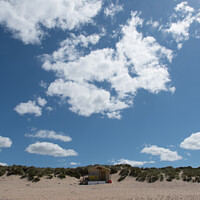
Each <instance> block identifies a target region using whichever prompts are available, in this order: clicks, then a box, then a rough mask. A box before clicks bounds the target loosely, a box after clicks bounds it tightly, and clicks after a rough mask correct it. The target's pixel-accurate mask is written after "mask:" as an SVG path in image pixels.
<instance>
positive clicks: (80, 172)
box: [0, 165, 200, 183]
mask: <svg viewBox="0 0 200 200" xmlns="http://www.w3.org/2000/svg"><path fill="white" fill-rule="evenodd" d="M90 167H93V166H92V165H89V166H85V167H77V168H50V167H47V168H38V167H33V166H31V167H26V166H21V165H13V166H0V176H3V175H6V176H11V175H18V176H20V178H21V179H23V178H26V179H27V180H28V181H32V182H38V181H40V179H41V178H42V177H45V178H46V179H52V178H53V177H57V178H60V179H64V178H66V176H70V177H75V178H77V179H79V178H80V177H82V176H86V175H88V169H89V168H90ZM104 167H107V168H110V169H111V172H110V173H111V174H115V173H119V175H120V177H119V179H118V181H119V182H120V181H123V180H124V179H125V178H126V177H128V176H130V177H134V178H135V180H136V181H139V182H144V181H145V182H148V183H153V182H156V181H163V180H166V181H168V182H170V181H173V180H175V179H176V180H179V179H181V180H183V181H187V182H197V183H200V167H199V168H192V167H190V166H189V167H179V168H173V167H170V166H169V167H163V168H139V167H131V166H130V165H104Z"/></svg>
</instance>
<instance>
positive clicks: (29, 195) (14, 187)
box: [0, 175, 200, 200]
mask: <svg viewBox="0 0 200 200" xmlns="http://www.w3.org/2000/svg"><path fill="white" fill-rule="evenodd" d="M117 178H118V175H113V176H112V180H113V183H112V184H103V185H79V184H78V182H79V180H78V179H75V178H71V177H67V178H66V179H63V180H61V179H58V178H53V179H51V180H49V179H45V178H43V179H42V180H41V181H39V182H37V183H32V182H29V181H27V180H26V179H20V177H18V176H9V177H6V176H3V177H0V200H24V199H27V200H29V199H30V200H54V199H58V200H77V199H80V200H86V199H87V200H88V199H89V200H90V199H93V200H94V199H95V200H99V199H101V200H110V199H113V200H114V199H117V200H118V199H119V200H133V199H134V200H145V199H147V200H158V199H159V200H164V199H166V200H171V199H174V200H179V199H182V200H191V199H193V200H194V199H195V200H200V184H198V183H186V182H183V181H175V180H174V181H172V182H166V181H163V182H156V183H140V182H136V181H135V179H134V178H131V177H128V178H126V179H125V180H124V181H122V182H117Z"/></svg>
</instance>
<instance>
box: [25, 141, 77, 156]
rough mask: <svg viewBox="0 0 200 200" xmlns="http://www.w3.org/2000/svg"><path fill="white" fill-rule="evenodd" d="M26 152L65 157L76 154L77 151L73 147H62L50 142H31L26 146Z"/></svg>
mask: <svg viewBox="0 0 200 200" xmlns="http://www.w3.org/2000/svg"><path fill="white" fill-rule="evenodd" d="M26 152H28V153H32V154H41V155H48V156H54V157H67V156H77V155H78V153H77V152H76V151H74V150H73V149H63V148H62V147H60V146H59V145H57V144H53V143H50V142H36V143H34V144H31V145H29V146H28V147H27V148H26Z"/></svg>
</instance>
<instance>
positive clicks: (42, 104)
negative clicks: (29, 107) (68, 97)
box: [37, 97, 47, 107]
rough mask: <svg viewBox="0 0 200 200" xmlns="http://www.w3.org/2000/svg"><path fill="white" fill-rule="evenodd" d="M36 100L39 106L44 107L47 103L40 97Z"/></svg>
mask: <svg viewBox="0 0 200 200" xmlns="http://www.w3.org/2000/svg"><path fill="white" fill-rule="evenodd" d="M37 102H38V104H39V105H40V106H41V107H44V106H45V105H46V104H47V101H46V100H45V99H43V98H41V97H38V99H37Z"/></svg>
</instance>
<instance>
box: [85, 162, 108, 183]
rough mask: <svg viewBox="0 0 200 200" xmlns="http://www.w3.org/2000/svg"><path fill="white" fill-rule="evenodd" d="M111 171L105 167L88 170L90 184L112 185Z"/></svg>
mask: <svg viewBox="0 0 200 200" xmlns="http://www.w3.org/2000/svg"><path fill="white" fill-rule="evenodd" d="M110 171H111V170H110V169H108V168H106V167H103V166H99V165H98V166H94V167H92V168H89V169H88V173H89V175H88V176H89V182H88V184H89V183H96V184H100V183H110V182H111V180H110Z"/></svg>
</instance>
